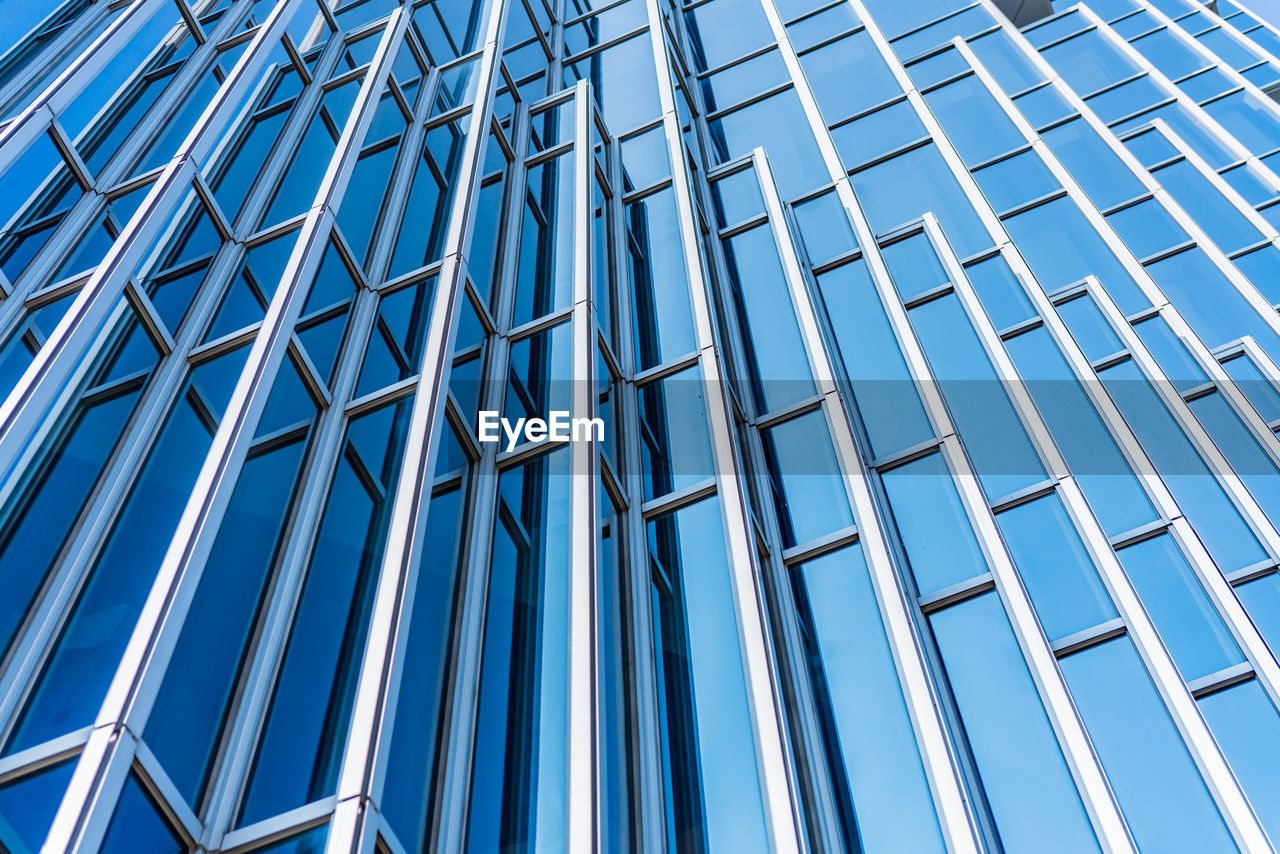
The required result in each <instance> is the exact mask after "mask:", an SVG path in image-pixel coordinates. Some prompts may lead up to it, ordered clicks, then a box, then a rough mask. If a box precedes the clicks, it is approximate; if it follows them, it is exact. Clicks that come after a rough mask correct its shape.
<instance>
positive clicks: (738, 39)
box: [651, 0, 774, 71]
mask: <svg viewBox="0 0 1280 854" xmlns="http://www.w3.org/2000/svg"><path fill="white" fill-rule="evenodd" d="M685 21H686V23H687V25H688V31H689V41H690V43H691V46H692V48H693V61H694V62H695V63H696V64H697V66H698V68H699V70H701V71H706V70H708V69H711V68H719V67H720V66H721V65H724V64H725V63H726V62H728V61H729V60H731V59H736V58H737V57H739V56H742V55H743V54H746V53H750V52H751V50H753V49H754V48H758V47H761V46H762V45H765V44H768V43H769V42H772V41H773V40H774V39H773V31H772V30H770V29H769V21H768V19H767V18H765V16H764V10H763V9H762V8H761V7H760V5H759V4H758V3H754V2H751V0H713V2H711V3H706V4H704V5H702V6H698V7H697V8H696V9H694V10H693V11H691V12H686V13H685ZM651 61H652V60H651Z"/></svg>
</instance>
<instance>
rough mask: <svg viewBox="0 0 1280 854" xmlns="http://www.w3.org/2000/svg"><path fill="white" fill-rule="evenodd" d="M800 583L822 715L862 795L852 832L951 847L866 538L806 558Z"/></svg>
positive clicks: (928, 847) (925, 848) (874, 845)
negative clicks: (895, 657) (944, 839)
mask: <svg viewBox="0 0 1280 854" xmlns="http://www.w3.org/2000/svg"><path fill="white" fill-rule="evenodd" d="M797 586H798V588H799V589H798V590H797V595H798V596H799V597H800V598H801V600H802V603H803V607H802V610H801V619H803V620H805V622H806V623H808V624H809V632H807V633H806V637H808V638H811V640H810V643H811V644H812V646H813V654H812V655H811V656H810V657H809V663H810V670H811V672H812V674H813V679H814V682H815V684H816V685H817V686H821V691H820V696H821V697H822V698H823V699H822V700H821V701H820V702H824V703H825V704H826V705H827V706H828V709H829V715H823V716H822V717H821V720H822V721H823V730H824V736H825V740H826V741H827V743H828V748H827V750H828V757H829V759H828V761H829V762H831V764H832V770H833V772H835V773H838V774H841V775H843V777H844V779H845V780H847V781H848V791H849V797H850V798H851V799H852V801H853V803H852V804H851V805H850V806H851V809H852V812H853V814H854V816H855V822H856V825H857V826H856V828H853V829H848V828H847V829H846V833H847V834H848V833H851V832H852V833H856V834H857V837H858V840H859V841H860V842H861V845H862V846H863V848H862V850H866V851H911V852H921V854H926V852H941V851H943V850H944V847H943V842H942V834H941V831H940V830H939V828H938V819H937V817H936V815H935V813H934V809H933V801H932V799H931V798H930V796H929V787H928V783H927V782H926V780H925V776H924V769H923V767H922V766H921V763H920V752H919V747H918V746H917V745H916V740H915V736H914V734H913V731H912V727H911V719H910V717H909V715H908V714H907V708H906V704H905V703H904V702H903V699H902V688H901V686H900V685H899V682H898V675H897V671H896V669H895V667H894V663H893V654H892V652H891V651H890V649H889V644H888V642H887V641H886V640H885V633H884V625H883V623H882V622H881V619H880V612H879V609H878V608H877V607H876V596H875V591H874V589H873V588H872V586H871V578H870V575H869V574H868V571H867V565H866V560H865V558H864V557H863V554H862V546H861V545H855V546H853V547H851V548H848V549H843V550H841V551H838V552H835V553H833V554H829V555H824V556H823V557H820V558H818V559H817V560H814V561H810V562H809V563H806V564H803V565H802V566H800V567H799V568H798V571H797ZM838 791H843V787H839V788H838Z"/></svg>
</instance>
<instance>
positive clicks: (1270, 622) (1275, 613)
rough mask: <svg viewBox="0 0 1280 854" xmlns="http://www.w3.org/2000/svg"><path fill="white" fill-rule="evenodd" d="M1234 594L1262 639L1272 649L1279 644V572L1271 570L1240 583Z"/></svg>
mask: <svg viewBox="0 0 1280 854" xmlns="http://www.w3.org/2000/svg"><path fill="white" fill-rule="evenodd" d="M1236 595H1237V596H1238V597H1240V604H1241V605H1244V608H1245V610H1246V611H1248V612H1249V619H1251V620H1253V624H1254V625H1255V626H1257V627H1258V632H1259V633H1260V634H1261V635H1262V638H1263V640H1265V641H1266V642H1267V643H1268V644H1269V645H1270V646H1271V648H1272V649H1274V648H1275V647H1276V645H1277V644H1280V573H1275V572H1272V573H1269V574H1267V575H1264V576H1263V577H1261V578H1259V579H1256V580H1254V581H1250V582H1249V583H1247V584H1241V585H1240V586H1239V587H1237V588H1236Z"/></svg>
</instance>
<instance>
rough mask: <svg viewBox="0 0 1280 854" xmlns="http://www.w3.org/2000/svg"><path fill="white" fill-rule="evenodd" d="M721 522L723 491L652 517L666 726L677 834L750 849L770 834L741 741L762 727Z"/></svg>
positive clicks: (751, 756) (717, 847)
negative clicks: (752, 698)
mask: <svg viewBox="0 0 1280 854" xmlns="http://www.w3.org/2000/svg"><path fill="white" fill-rule="evenodd" d="M722 531H723V528H722V522H721V518H720V501H719V499H716V498H712V499H708V500H706V501H701V502H698V503H697V504H694V505H692V506H689V507H685V508H683V509H681V510H678V511H676V512H675V513H673V514H671V515H669V516H664V517H661V518H659V519H656V520H654V521H652V522H650V523H649V525H648V541H649V542H648V545H649V564H650V568H651V572H652V574H653V576H654V579H653V581H654V585H655V595H654V599H655V609H654V614H653V619H654V622H655V624H656V626H657V631H658V633H659V635H660V640H659V641H658V642H657V643H656V645H655V646H656V652H657V655H658V657H659V659H660V662H659V668H660V671H661V672H660V675H659V681H660V683H661V685H660V689H659V690H660V693H661V695H662V696H661V698H660V700H659V703H660V707H659V715H660V720H659V726H660V727H661V729H662V748H663V751H664V760H663V761H664V765H665V767H666V769H667V775H668V776H667V780H668V782H667V804H668V807H667V808H668V810H669V811H670V814H669V816H668V820H669V821H670V822H671V823H672V824H673V825H674V830H675V834H676V837H677V838H678V839H680V840H681V843H682V845H684V844H687V845H690V846H693V847H692V850H706V851H734V852H745V854H750V852H763V851H765V850H766V848H767V845H766V840H767V839H768V835H767V834H766V832H765V820H764V812H763V809H762V804H761V802H760V777H759V773H758V770H757V768H756V759H755V757H756V753H755V751H754V750H750V749H747V750H744V749H743V747H744V746H745V745H751V744H753V743H754V738H755V736H754V734H753V731H752V717H751V713H750V706H749V703H748V700H747V693H746V685H745V682H744V671H743V661H742V651H741V645H740V644H739V641H738V624H737V619H736V616H735V614H734V605H733V603H734V601H735V597H734V595H733V590H732V582H731V579H730V576H729V565H728V561H727V559H726V555H725V545H724V538H723V533H722ZM560 725H561V726H563V719H562V720H561V721H560ZM558 797H562V796H560V795H558Z"/></svg>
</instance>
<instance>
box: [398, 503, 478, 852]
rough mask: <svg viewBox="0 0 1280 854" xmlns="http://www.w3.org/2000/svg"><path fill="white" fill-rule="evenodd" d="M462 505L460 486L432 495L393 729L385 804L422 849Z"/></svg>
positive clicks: (412, 845)
mask: <svg viewBox="0 0 1280 854" xmlns="http://www.w3.org/2000/svg"><path fill="white" fill-rule="evenodd" d="M462 509H463V505H462V493H461V492H460V491H458V490H453V491H451V492H446V493H444V494H439V495H435V496H433V497H432V499H431V507H430V512H429V513H428V515H427V532H426V540H425V542H427V543H428V544H429V548H430V549H431V551H432V555H433V557H432V559H430V560H424V561H423V562H422V564H421V566H420V567H419V569H418V580H417V588H416V591H415V593H414V600H413V613H412V616H411V617H410V622H409V630H408V631H409V639H408V642H407V643H408V648H407V650H406V652H405V665H404V676H403V677H402V678H401V680H400V695H399V700H398V701H397V705H396V710H395V719H394V721H393V723H392V729H391V751H390V758H389V759H388V765H387V781H386V783H385V788H384V789H383V796H382V800H381V802H380V803H379V807H380V809H381V812H382V815H383V816H385V817H386V819H387V822H388V823H389V824H390V825H391V827H392V829H393V830H395V832H396V836H397V837H398V838H400V839H402V840H405V843H404V844H405V845H406V846H407V847H408V848H409V850H413V851H420V850H422V846H423V844H424V843H425V840H426V835H427V833H428V832H429V830H430V828H429V827H428V824H427V822H428V820H429V815H430V807H431V803H430V798H431V794H432V782H433V780H434V779H435V778H436V774H435V768H434V762H433V757H434V753H435V744H436V734H437V727H438V725H439V722H438V720H437V715H438V709H439V705H440V698H441V695H442V692H443V685H444V683H443V674H444V671H445V668H446V666H447V664H448V660H447V652H448V645H449V634H450V628H451V626H452V623H451V621H450V619H449V611H450V594H451V592H452V588H453V577H454V564H455V561H456V559H457V549H458V543H459V530H458V529H459V527H460V523H461V510H462Z"/></svg>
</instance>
